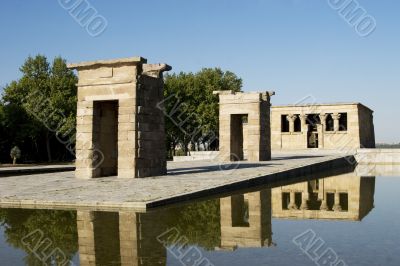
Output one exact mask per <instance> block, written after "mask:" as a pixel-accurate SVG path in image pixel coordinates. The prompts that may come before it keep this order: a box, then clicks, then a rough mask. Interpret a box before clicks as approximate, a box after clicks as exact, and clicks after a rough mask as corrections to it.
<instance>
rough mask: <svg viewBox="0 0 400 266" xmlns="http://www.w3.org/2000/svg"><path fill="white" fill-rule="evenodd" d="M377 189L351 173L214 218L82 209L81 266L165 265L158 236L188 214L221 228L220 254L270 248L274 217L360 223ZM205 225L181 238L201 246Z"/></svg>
mask: <svg viewBox="0 0 400 266" xmlns="http://www.w3.org/2000/svg"><path fill="white" fill-rule="evenodd" d="M374 190H375V177H368V178H365V177H359V176H355V175H354V173H350V174H343V175H339V176H335V177H328V178H324V179H316V180H312V181H305V182H301V183H297V184H292V185H286V186H281V187H276V188H272V189H271V188H268V189H263V190H261V191H257V192H250V193H245V194H237V195H232V196H229V197H224V198H221V199H219V200H211V201H210V202H211V205H210V204H209V205H207V204H206V206H215V209H218V205H219V212H218V211H216V212H215V213H214V216H212V217H211V216H210V217H208V216H207V215H209V214H204V209H202V210H198V209H196V208H193V206H192V207H190V208H186V209H185V207H173V208H171V209H161V210H157V211H153V212H147V213H134V212H118V213H117V212H110V213H107V212H92V211H78V212H77V225H78V237H79V253H80V265H99V264H100V265H108V264H112V265H165V264H166V261H167V259H166V258H167V251H166V248H165V247H164V245H163V244H162V243H160V242H159V241H157V238H158V237H159V236H160V235H162V234H164V233H165V232H166V231H168V230H169V229H171V228H175V227H176V228H181V226H182V224H179V223H178V222H177V220H176V219H175V217H178V216H179V215H182V214H185V215H188V216H191V217H200V216H201V215H206V216H207V217H203V218H204V220H205V221H206V222H207V223H214V224H213V226H211V227H209V228H215V227H216V228H218V227H219V228H220V231H219V230H216V231H215V232H214V231H213V234H215V235H213V236H209V237H211V238H214V240H213V241H210V243H209V244H210V245H212V247H217V248H216V249H217V250H218V249H223V250H235V249H236V248H238V247H245V248H259V247H270V246H273V245H274V243H273V242H272V223H271V221H272V217H274V218H290V219H292V218H294V219H335V220H337V219H341V220H355V221H360V220H362V219H363V218H364V217H365V216H366V215H367V214H368V213H369V212H370V211H371V210H372V208H373V207H374ZM212 204H214V205H212ZM189 206H190V205H189ZM215 218H216V219H215ZM218 223H219V226H218ZM202 226H206V225H205V224H203V223H198V224H197V225H193V224H190V227H194V228H191V230H192V231H190V232H186V234H183V235H181V236H184V237H186V238H187V239H188V241H187V244H188V245H199V246H201V244H200V243H199V242H198V240H197V239H195V238H193V239H191V237H193V236H195V235H196V234H197V233H199V232H202V230H201V229H202V228H197V227H202ZM203 233H204V232H203ZM190 234H192V235H190ZM218 234H220V238H219V236H218ZM219 239H220V240H219ZM174 244H175V243H174V242H173V241H172V242H171V245H174Z"/></svg>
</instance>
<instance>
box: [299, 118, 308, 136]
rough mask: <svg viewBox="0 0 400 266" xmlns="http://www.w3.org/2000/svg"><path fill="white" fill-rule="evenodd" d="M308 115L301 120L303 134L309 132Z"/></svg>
mask: <svg viewBox="0 0 400 266" xmlns="http://www.w3.org/2000/svg"><path fill="white" fill-rule="evenodd" d="M307 117H308V116H307V115H300V120H301V132H303V133H304V132H305V133H307V132H308V127H307Z"/></svg>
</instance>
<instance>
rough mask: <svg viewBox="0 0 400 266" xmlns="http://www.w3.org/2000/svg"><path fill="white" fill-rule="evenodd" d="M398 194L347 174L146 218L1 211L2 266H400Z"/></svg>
mask: <svg viewBox="0 0 400 266" xmlns="http://www.w3.org/2000/svg"><path fill="white" fill-rule="evenodd" d="M399 188H400V179H399V178H397V177H361V176H358V175H357V174H356V173H353V172H350V173H346V174H341V175H336V176H328V177H321V178H318V179H312V178H308V179H307V180H302V181H301V182H298V183H293V182H292V183H290V184H279V186H276V185H270V186H269V187H262V188H259V189H257V190H252V191H246V192H237V193H234V194H231V195H229V194H228V195H223V196H222V197H220V198H213V199H208V200H204V201H197V202H192V203H188V204H184V205H183V204H182V205H179V206H172V207H168V208H162V209H157V210H154V211H149V212H146V213H135V212H129V211H120V212H95V211H90V210H85V211H54V210H25V209H0V265H150V266H151V265H201V266H206V265H232V266H234V265H238V266H239V265H240V266H241V265H247V266H250V265H400V223H399V219H400V208H399V207H398V206H399V203H400V193H399Z"/></svg>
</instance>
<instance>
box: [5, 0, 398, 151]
mask: <svg viewBox="0 0 400 266" xmlns="http://www.w3.org/2000/svg"><path fill="white" fill-rule="evenodd" d="M77 1H78V0H50V1H49V0H36V1H28V0H26V1H23V0H2V1H1V8H0V36H1V39H0V40H1V41H0V45H1V49H0V59H1V60H0V87H3V86H5V85H6V84H8V83H10V82H11V81H12V80H15V79H18V78H19V77H20V72H19V67H20V66H21V65H22V64H23V62H24V60H25V59H26V58H27V57H28V56H29V55H32V56H34V55H36V54H43V55H45V56H47V57H48V58H49V60H51V59H52V58H54V57H55V56H62V57H63V58H65V59H66V60H67V61H68V62H81V61H90V60H99V59H114V58H121V57H131V56H142V57H145V58H147V59H148V61H149V63H168V64H169V65H171V66H172V67H173V70H172V71H173V72H180V71H184V72H189V71H198V70H200V69H202V68H204V67H220V68H222V69H223V70H230V71H232V72H234V73H236V74H237V75H238V76H239V77H241V78H242V79H243V90H244V91H266V90H274V91H276V96H274V97H273V98H272V103H273V104H274V105H278V104H291V103H297V102H299V101H301V100H302V99H303V98H305V97H306V98H308V99H312V100H313V101H316V102H319V103H333V102H361V103H363V104H365V105H367V106H368V107H370V108H371V109H373V110H374V111H375V113H374V118H375V131H376V139H377V142H387V143H394V142H400V137H399V134H398V133H397V132H400V123H398V122H396V123H394V122H393V121H394V120H396V121H397V117H399V115H400V113H399V111H398V110H399V109H398V106H399V104H400V103H399V96H400V90H399V84H400V75H399V73H398V71H399V69H400V53H399V47H400V34H399V33H400V15H399V14H400V1H398V0H379V1H376V0H358V1H356V0H346V1H348V2H351V4H352V5H353V4H355V3H356V4H357V5H358V6H359V7H360V8H361V7H362V8H363V17H361V18H360V21H361V20H362V19H363V18H366V19H368V20H365V21H367V22H368V21H374V22H376V29H375V30H374V31H373V32H371V34H369V35H368V36H361V35H360V33H361V34H362V33H365V31H364V32H363V31H360V30H359V31H357V30H356V29H357V28H359V29H362V26H363V25H362V24H361V23H357V21H356V22H355V24H353V25H356V26H355V27H354V26H352V25H350V24H349V23H348V21H346V19H345V18H343V16H341V15H340V10H341V9H340V6H339V9H335V8H333V7H335V6H332V3H337V2H340V1H342V0H248V1H236V0H197V1H194V0H168V1H165V0H146V1H138V0H130V1H128V0H114V1H109V0H79V1H86V2H85V3H88V4H90V5H91V6H92V7H93V8H94V9H95V10H96V12H97V13H96V16H98V19H97V20H96V21H97V22H98V21H100V22H104V23H105V22H107V26H106V27H105V30H104V31H102V33H101V34H99V35H97V36H93V35H96V34H98V33H99V32H96V31H94V30H88V27H85V26H83V27H82V26H81V25H80V24H79V23H78V22H79V21H77V19H76V17H74V16H73V15H71V14H70V12H69V10H68V9H66V7H68V6H67V4H74V3H76V4H78V2H77ZM345 4H346V3H345ZM336 7H338V6H336ZM343 7H344V6H343ZM349 7H351V6H349ZM72 14H74V13H73V12H72ZM371 19H373V20H371ZM90 21H91V20H89V22H90ZM94 22H95V21H94ZM94 22H93V23H94ZM100 22H99V24H98V25H100V26H101V25H105V24H100ZM93 25H94V26H96V24H95V23H94V24H93ZM371 25H372V24H371ZM100 26H99V29H100V30H101V29H102V28H100ZM94 28H95V27H94ZM100 30H99V31H100ZM0 90H1V89H0Z"/></svg>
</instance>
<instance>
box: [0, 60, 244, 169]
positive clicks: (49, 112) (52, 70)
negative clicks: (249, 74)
mask: <svg viewBox="0 0 400 266" xmlns="http://www.w3.org/2000/svg"><path fill="white" fill-rule="evenodd" d="M19 70H20V72H21V78H20V79H18V80H15V81H12V82H11V83H9V84H7V85H6V86H5V87H4V88H3V93H2V97H1V99H0V163H9V162H11V161H12V160H13V158H11V156H10V152H11V150H12V149H13V148H14V147H18V148H19V150H20V151H21V158H20V159H19V161H20V162H25V163H29V162H54V161H56V162H61V161H71V160H73V159H74V153H73V148H74V145H75V125H76V101H77V87H76V84H77V82H78V78H77V76H76V75H75V73H74V72H73V71H72V70H70V69H68V68H67V65H66V60H65V59H63V58H62V57H56V58H54V59H53V60H52V61H51V62H49V60H48V59H47V58H46V57H45V56H44V55H37V56H34V57H31V56H30V57H28V58H27V59H26V60H25V62H24V64H23V65H22V66H21V67H20V69H19ZM164 79H165V90H164V98H165V100H164V102H163V104H164V106H165V109H164V112H165V123H166V125H165V130H166V147H167V152H168V154H167V156H168V157H172V156H173V155H176V154H177V152H182V153H183V154H187V153H188V151H189V150H190V149H192V150H193V149H203V150H216V149H218V97H217V96H215V95H213V93H212V92H213V91H215V90H233V91H240V90H241V88H242V80H241V79H240V78H239V77H237V76H236V75H235V74H234V73H233V72H230V71H223V70H221V69H220V68H204V69H202V70H200V71H199V72H196V73H191V72H189V73H185V72H181V73H174V74H167V75H166V76H165V78H164Z"/></svg>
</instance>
